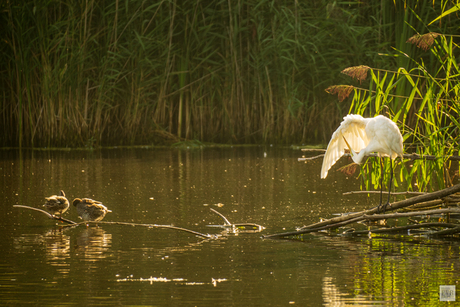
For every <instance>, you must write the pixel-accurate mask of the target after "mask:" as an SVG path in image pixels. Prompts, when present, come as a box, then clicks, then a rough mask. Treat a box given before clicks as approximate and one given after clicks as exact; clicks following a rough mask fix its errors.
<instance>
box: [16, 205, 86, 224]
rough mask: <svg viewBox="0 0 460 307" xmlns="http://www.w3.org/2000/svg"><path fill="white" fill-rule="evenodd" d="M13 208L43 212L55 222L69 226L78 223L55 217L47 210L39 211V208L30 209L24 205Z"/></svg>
mask: <svg viewBox="0 0 460 307" xmlns="http://www.w3.org/2000/svg"><path fill="white" fill-rule="evenodd" d="M13 207H16V208H24V209H29V210H34V211H38V212H41V213H43V214H45V215H46V216H48V217H49V218H50V219H53V220H58V221H62V222H65V223H67V224H72V225H75V224H77V223H75V222H74V221H71V220H68V219H65V218H63V217H60V216H59V217H58V216H55V215H53V214H51V213H49V212H47V211H45V210H42V209H39V208H34V207H29V206H22V205H13Z"/></svg>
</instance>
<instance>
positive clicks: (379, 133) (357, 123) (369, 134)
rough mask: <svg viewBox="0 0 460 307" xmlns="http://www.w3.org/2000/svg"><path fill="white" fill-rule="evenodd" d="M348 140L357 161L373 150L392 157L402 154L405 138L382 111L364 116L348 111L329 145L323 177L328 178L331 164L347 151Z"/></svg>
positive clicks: (360, 160)
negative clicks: (369, 116)
mask: <svg viewBox="0 0 460 307" xmlns="http://www.w3.org/2000/svg"><path fill="white" fill-rule="evenodd" d="M345 140H346V141H347V142H348V144H350V148H349V149H350V150H351V152H352V159H353V161H354V162H355V163H358V164H361V163H362V162H363V158H364V157H365V156H367V155H368V154H370V153H372V152H377V153H378V154H379V155H380V156H381V157H385V156H387V157H390V158H391V159H395V158H396V157H398V156H399V157H401V159H402V158H403V138H402V135H401V132H400V131H399V128H398V126H396V124H395V123H394V122H393V121H391V120H390V119H388V118H387V117H385V116H383V115H379V116H376V117H373V118H364V117H362V116H361V115H354V114H349V115H347V116H345V117H344V118H343V122H342V123H341V124H340V126H339V128H337V130H336V131H335V132H334V134H332V138H331V140H330V141H329V145H327V150H326V154H325V155H324V160H323V167H322V168H321V178H326V176H327V172H328V171H329V169H330V168H331V166H332V165H334V164H335V162H337V160H338V159H340V157H341V156H343V154H344V153H345V148H348V146H347V144H346V141H345ZM357 152H359V153H357Z"/></svg>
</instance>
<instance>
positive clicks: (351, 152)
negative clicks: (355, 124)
mask: <svg viewBox="0 0 460 307" xmlns="http://www.w3.org/2000/svg"><path fill="white" fill-rule="evenodd" d="M342 137H343V140H344V141H345V143H346V144H347V146H348V150H349V151H350V155H351V156H352V157H353V150H351V146H350V144H348V142H347V139H346V138H345V137H344V136H343V135H342Z"/></svg>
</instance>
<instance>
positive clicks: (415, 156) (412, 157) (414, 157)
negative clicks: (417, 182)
mask: <svg viewBox="0 0 460 307" xmlns="http://www.w3.org/2000/svg"><path fill="white" fill-rule="evenodd" d="M309 151H324V149H309ZM343 156H350V154H349V153H345V154H343ZM321 157H324V154H321V155H317V156H313V157H301V158H297V161H309V160H315V159H319V158H321ZM367 157H379V154H377V153H370V154H368V155H367ZM403 157H404V158H405V159H410V160H420V159H425V160H436V159H445V158H446V157H445V156H433V155H419V154H415V153H412V154H403ZM447 160H452V161H460V156H449V157H448V158H447Z"/></svg>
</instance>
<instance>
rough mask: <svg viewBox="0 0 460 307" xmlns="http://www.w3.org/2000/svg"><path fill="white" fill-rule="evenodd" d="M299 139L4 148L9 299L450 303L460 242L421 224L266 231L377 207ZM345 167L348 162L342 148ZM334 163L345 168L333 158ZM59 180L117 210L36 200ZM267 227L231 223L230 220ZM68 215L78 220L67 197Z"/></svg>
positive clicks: (4, 260) (2, 300)
mask: <svg viewBox="0 0 460 307" xmlns="http://www.w3.org/2000/svg"><path fill="white" fill-rule="evenodd" d="M301 155H302V153H301V152H300V151H299V150H296V149H291V148H272V147H249V148H246V147H243V148H241V147H240V148H206V149H193V150H179V149H106V150H98V151H91V152H90V151H78V150H72V151H22V152H19V151H16V150H2V151H0V158H1V159H0V175H1V177H0V180H1V185H2V189H1V190H0V196H1V197H0V200H1V201H2V210H1V211H0V235H1V237H2V240H0V248H1V253H2V257H1V258H0V305H9V306H14V305H18V306H19V305H20V306H23V305H28V304H29V305H37V306H38V305H39V306H64V305H66V306H68V305H71V306H84V305H87V306H95V305H97V306H99V305H101V306H102V305H106V306H115V305H120V306H124V305H130V306H141V305H142V306H242V305H245V306H288V305H297V306H345V305H360V306H404V305H405V306H420V305H426V306H428V305H430V306H446V305H448V303H447V302H440V301H439V286H440V285H458V280H459V274H458V271H459V265H460V261H459V252H460V249H459V247H460V244H459V242H458V241H435V240H428V239H424V238H417V237H413V236H401V237H397V238H394V237H393V238H387V237H379V238H373V239H369V238H367V237H365V238H347V237H341V236H328V235H326V234H310V235H305V236H304V237H303V238H301V239H298V240H269V239H265V240H264V239H262V238H261V236H262V235H264V234H270V233H277V232H283V231H290V230H294V229H295V227H297V226H303V225H306V224H309V223H312V222H316V221H319V220H320V218H328V217H331V216H332V214H334V213H337V212H348V211H358V210H363V209H365V208H368V207H371V206H374V205H375V201H376V200H377V196H375V197H371V198H368V197H367V196H366V195H352V196H343V195H342V193H343V192H347V191H353V190H359V189H360V187H359V181H358V180H356V179H354V178H347V177H346V176H345V175H343V174H341V173H339V172H335V171H331V172H330V173H329V176H328V178H327V179H326V180H320V178H319V173H320V168H321V162H322V161H321V159H319V160H315V161H312V162H309V163H308V164H304V163H302V162H298V161H297V158H298V157H300V156H301ZM342 160H344V161H340V162H339V163H338V164H339V165H345V164H346V163H347V161H346V159H342ZM334 169H336V168H334ZM60 189H63V190H64V191H65V192H66V194H67V197H68V198H69V199H70V200H71V201H72V200H73V198H75V197H89V198H93V199H97V200H100V201H102V202H103V203H104V204H105V205H106V206H107V207H109V209H111V210H112V211H113V212H112V213H109V214H107V216H106V217H105V219H104V221H112V222H132V223H145V224H158V225H175V226H179V227H184V228H187V229H191V230H194V231H197V232H201V233H210V234H221V236H220V237H219V238H217V239H202V238H199V237H196V236H194V235H192V234H189V233H186V232H179V231H174V230H171V229H158V228H147V227H140V226H135V227H133V226H125V225H107V224H101V225H98V226H94V225H91V226H90V227H86V226H84V225H82V226H78V227H75V228H62V227H60V226H61V225H62V224H61V223H56V221H53V220H50V219H48V218H47V217H46V216H45V215H44V214H42V213H40V212H36V211H32V210H27V209H21V208H14V207H13V205H26V206H32V207H37V208H42V204H43V203H44V197H46V196H50V195H53V194H57V193H58V192H59V190H60ZM210 208H213V209H215V210H217V211H219V212H220V213H222V214H223V215H225V216H226V217H227V218H228V219H229V220H230V221H231V222H251V223H257V224H260V225H263V226H265V227H266V229H264V230H263V231H262V232H259V233H238V234H234V233H226V232H224V231H223V230H222V229H220V228H215V227H209V226H210V225H220V224H222V223H223V221H222V219H221V218H220V217H219V216H218V215H217V214H215V213H213V212H212V211H211V210H210ZM64 217H66V218H68V219H71V220H74V221H77V222H78V221H79V220H78V217H77V214H76V211H75V210H73V209H72V208H70V209H69V211H68V212H66V213H65V214H64Z"/></svg>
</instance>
